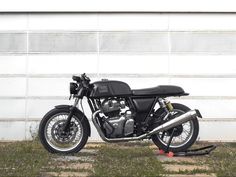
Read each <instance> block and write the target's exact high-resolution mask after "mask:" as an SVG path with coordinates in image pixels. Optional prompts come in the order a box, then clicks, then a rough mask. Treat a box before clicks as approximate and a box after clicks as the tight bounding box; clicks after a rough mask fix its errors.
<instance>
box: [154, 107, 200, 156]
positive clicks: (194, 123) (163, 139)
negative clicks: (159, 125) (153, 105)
mask: <svg viewBox="0 0 236 177" xmlns="http://www.w3.org/2000/svg"><path fill="white" fill-rule="evenodd" d="M172 106H173V108H174V109H173V111H172V112H171V114H172V119H173V118H175V117H178V116H180V115H182V114H184V113H186V112H188V111H189V110H190V109H189V108H188V107H187V106H185V105H182V104H178V103H173V104H172ZM173 129H174V128H171V129H169V130H167V131H163V132H159V133H158V134H155V135H153V136H152V141H153V142H154V144H155V145H156V146H157V147H159V148H160V149H163V150H165V149H166V148H167V144H168V141H169V139H170V135H171V133H172V131H173ZM175 130H176V131H175V132H174V134H173V135H174V136H173V139H172V141H171V144H170V147H169V151H172V152H180V151H185V150H187V149H188V148H189V147H191V146H192V144H193V143H194V142H195V141H196V139H197V136H198V133H199V123H198V120H197V118H194V119H192V120H190V121H188V122H185V123H183V124H182V125H179V126H177V127H175Z"/></svg>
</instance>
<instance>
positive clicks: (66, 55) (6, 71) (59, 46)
mask: <svg viewBox="0 0 236 177" xmlns="http://www.w3.org/2000/svg"><path fill="white" fill-rule="evenodd" d="M235 20H236V15H234V14H173V13H172V14H158V13H155V14H154V13H153V14H125V13H124V14H120V13H119V14H115V13H113V14H104V13H102V14H95V13H93V14H89V13H86V14H0V24H1V25H0V139H2V140H21V139H28V138H30V132H31V129H32V130H34V129H35V127H37V125H38V121H39V120H40V119H41V118H42V117H43V115H44V114H45V113H46V112H47V111H48V110H49V109H51V108H53V106H54V105H57V104H72V101H68V94H69V92H68V85H69V82H70V81H71V75H72V74H80V73H83V72H86V73H88V75H89V76H91V78H92V80H94V81H95V80H97V79H101V78H104V77H105V78H109V79H117V80H122V81H125V82H128V83H129V84H130V86H131V87H132V88H142V87H149V86H150V87H151V86H156V85H161V84H174V85H179V86H182V87H183V88H184V89H185V90H186V92H189V93H190V96H189V97H182V98H172V100H173V102H181V103H184V104H186V105H188V106H189V107H191V108H199V109H200V111H201V112H202V115H203V117H204V118H203V120H201V122H200V124H201V125H200V126H201V127H200V135H199V138H200V140H221V141H235V140H236V134H235V129H236V111H235V109H234V108H235V106H236V91H235V90H236V84H235V83H236V59H235V54H236V25H235V23H234V21H235ZM86 113H87V116H88V117H89V118H90V117H91V113H90V112H89V110H88V107H87V108H86ZM219 130H220V131H219ZM221 131H222V132H221ZM91 139H92V140H97V139H98V136H97V134H96V133H95V131H94V129H93V136H92V137H91Z"/></svg>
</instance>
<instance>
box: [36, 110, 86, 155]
mask: <svg viewBox="0 0 236 177" xmlns="http://www.w3.org/2000/svg"><path fill="white" fill-rule="evenodd" d="M69 112H70V110H69V109H66V108H64V109H56V108H55V109H52V110H51V111H49V112H48V113H47V114H46V115H45V116H44V117H43V119H42V120H41V122H40V125H39V139H40V141H41V143H42V145H43V146H44V147H45V149H46V150H48V151H49V152H51V153H63V154H69V153H76V152H79V151H80V150H81V149H82V148H83V147H84V145H85V144H86V142H87V140H88V136H89V127H88V125H87V124H86V123H85V121H83V119H86V117H85V116H84V115H83V114H82V113H80V112H76V113H74V115H73V116H72V119H71V124H70V128H69V131H68V132H64V131H62V127H63V125H64V123H65V121H66V119H67V117H68V115H69ZM76 138H77V139H76Z"/></svg>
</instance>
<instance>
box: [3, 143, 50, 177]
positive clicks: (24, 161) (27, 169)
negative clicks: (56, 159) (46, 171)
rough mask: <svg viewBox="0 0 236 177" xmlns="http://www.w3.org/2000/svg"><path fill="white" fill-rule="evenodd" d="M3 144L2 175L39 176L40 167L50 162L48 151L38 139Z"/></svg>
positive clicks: (5, 176)
mask: <svg viewBox="0 0 236 177" xmlns="http://www.w3.org/2000/svg"><path fill="white" fill-rule="evenodd" d="M1 144H2V145H1V146H0V174H1V176H4V177H7V176H39V175H40V169H41V168H42V167H43V166H45V165H46V164H47V163H48V159H49V154H48V152H46V150H44V148H43V147H42V146H41V144H39V143H38V142H36V141H22V142H14V143H7V144H5V143H1Z"/></svg>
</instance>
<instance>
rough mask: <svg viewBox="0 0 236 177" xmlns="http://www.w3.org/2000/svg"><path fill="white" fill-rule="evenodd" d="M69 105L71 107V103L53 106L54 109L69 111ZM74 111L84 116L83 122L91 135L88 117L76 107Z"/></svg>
mask: <svg viewBox="0 0 236 177" xmlns="http://www.w3.org/2000/svg"><path fill="white" fill-rule="evenodd" d="M71 107H72V106H71V105H57V106H55V108H56V109H68V110H69V111H70V109H71ZM75 112H76V113H78V114H80V115H82V116H84V118H83V121H85V124H86V125H87V126H88V128H89V136H91V127H90V124H89V121H88V118H87V117H86V116H85V115H84V113H83V112H82V111H80V110H79V109H78V108H76V109H75Z"/></svg>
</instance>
